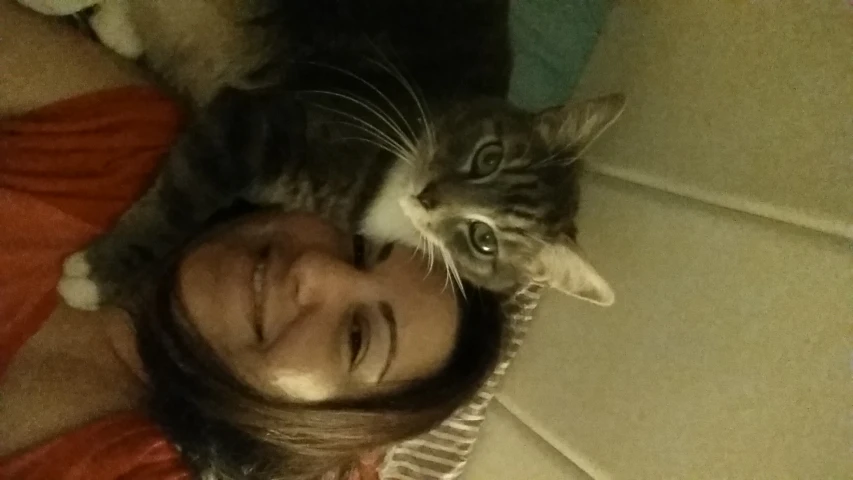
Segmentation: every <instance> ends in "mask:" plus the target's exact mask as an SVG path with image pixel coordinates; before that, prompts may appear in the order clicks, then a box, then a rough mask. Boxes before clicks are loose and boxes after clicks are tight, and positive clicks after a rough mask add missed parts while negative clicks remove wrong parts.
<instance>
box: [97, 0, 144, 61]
mask: <svg viewBox="0 0 853 480" xmlns="http://www.w3.org/2000/svg"><path fill="white" fill-rule="evenodd" d="M89 26H91V27H92V30H94V32H95V34H96V35H97V36H98V39H99V40H100V41H101V43H103V44H104V45H106V46H107V47H109V48H110V49H111V50H113V51H114V52H116V53H118V54H119V55H121V56H123V57H126V58H130V59H136V58H139V57H140V56H141V55H142V53H143V48H142V40H141V39H140V38H139V36H138V35H137V34H136V29H135V28H134V27H133V23H131V21H130V17H129V14H128V7H127V5H126V0H103V2H101V4H100V5H98V9H97V11H96V12H95V14H94V15H92V18H90V19H89Z"/></svg>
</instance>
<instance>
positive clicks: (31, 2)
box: [17, 0, 101, 15]
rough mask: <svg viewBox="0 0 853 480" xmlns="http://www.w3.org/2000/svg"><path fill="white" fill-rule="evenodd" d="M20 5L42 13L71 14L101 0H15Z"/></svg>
mask: <svg viewBox="0 0 853 480" xmlns="http://www.w3.org/2000/svg"><path fill="white" fill-rule="evenodd" d="M17 1H18V3H20V4H21V5H23V6H25V7H27V8H29V9H31V10H35V11H37V12H39V13H41V14H44V15H71V14H72V13H76V12H79V11H80V10H83V9H86V8H89V7H91V6H92V5H95V4H96V3H98V2H99V1H101V0H17Z"/></svg>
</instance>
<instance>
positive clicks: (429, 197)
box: [416, 183, 438, 210]
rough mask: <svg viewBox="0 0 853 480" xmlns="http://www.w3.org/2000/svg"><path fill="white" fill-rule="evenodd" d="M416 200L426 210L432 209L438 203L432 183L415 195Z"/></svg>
mask: <svg viewBox="0 0 853 480" xmlns="http://www.w3.org/2000/svg"><path fill="white" fill-rule="evenodd" d="M416 198H417V199H418V202H420V203H421V205H422V206H423V207H424V208H426V209H427V210H432V209H433V208H435V207H436V206H437V205H438V195H437V194H436V188H435V184H434V183H430V184H429V185H427V186H426V188H424V189H423V190H422V191H421V193H419V194H418V196H417V197H416Z"/></svg>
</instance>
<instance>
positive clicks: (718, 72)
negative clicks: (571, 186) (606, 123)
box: [577, 0, 853, 238]
mask: <svg viewBox="0 0 853 480" xmlns="http://www.w3.org/2000/svg"><path fill="white" fill-rule="evenodd" d="M611 90H623V91H625V92H627V94H628V97H629V107H628V110H627V112H626V114H625V116H624V118H623V121H622V122H621V123H620V124H619V125H618V126H617V127H616V128H615V129H614V131H613V135H612V136H609V137H608V138H607V140H605V141H602V142H601V144H600V145H598V146H597V150H595V152H592V153H593V156H594V157H595V158H596V159H597V160H598V161H600V167H601V168H603V169H604V171H607V172H609V173H611V174H614V175H620V176H623V177H626V178H631V179H634V180H637V181H641V182H646V183H651V184H653V185H657V186H661V187H663V188H672V189H675V190H678V191H683V192H686V193H691V194H695V195H697V196H699V197H700V198H703V199H706V200H708V201H712V202H715V203H722V204H726V205H740V206H741V207H742V208H745V209H746V210H747V211H751V212H757V213H760V214H762V215H769V216H771V217H774V216H775V217H782V218H785V219H787V220H788V221H793V222H798V223H803V224H807V225H811V226H813V227H815V228H821V229H824V230H831V231H835V232H844V233H845V234H846V235H848V236H849V237H850V238H853V187H851V186H853V6H851V5H850V3H849V2H848V1H846V0H824V1H802V0H726V1H707V0H679V1H677V2H675V1H672V0H622V1H618V2H617V4H616V6H615V7H614V9H613V11H612V13H611V15H610V17H609V19H608V23H607V26H606V28H605V29H604V32H603V34H602V36H601V37H600V39H599V44H598V45H597V47H596V51H595V52H594V54H593V56H592V60H591V62H590V64H589V65H588V67H587V70H586V72H585V74H584V76H583V78H582V79H581V85H580V87H579V89H578V91H577V94H578V95H579V96H581V97H586V96H590V95H593V94H596V93H600V92H608V91H611Z"/></svg>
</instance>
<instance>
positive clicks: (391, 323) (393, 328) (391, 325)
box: [376, 244, 397, 383]
mask: <svg viewBox="0 0 853 480" xmlns="http://www.w3.org/2000/svg"><path fill="white" fill-rule="evenodd" d="M389 245H390V244H389ZM379 312H380V313H381V314H382V318H383V319H384V320H385V322H386V323H387V324H388V332H389V334H390V339H389V342H388V357H386V358H385V365H384V366H383V367H382V371H381V372H380V373H379V377H378V378H377V379H376V383H380V382H382V378H383V377H385V374H386V373H388V369H389V368H390V367H391V363H392V362H393V361H394V358H396V357H397V319H396V318H394V309H392V308H391V305H389V304H388V302H380V303H379Z"/></svg>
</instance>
